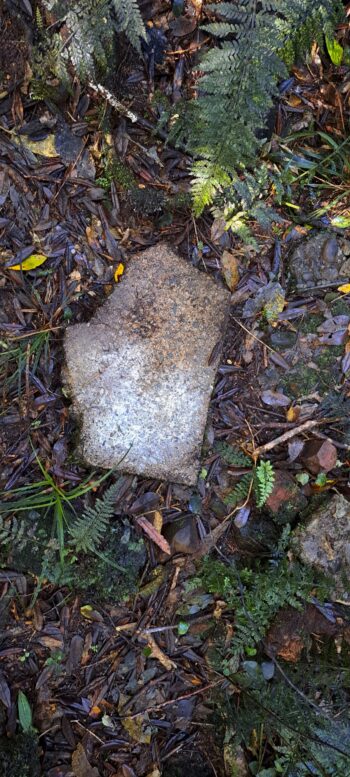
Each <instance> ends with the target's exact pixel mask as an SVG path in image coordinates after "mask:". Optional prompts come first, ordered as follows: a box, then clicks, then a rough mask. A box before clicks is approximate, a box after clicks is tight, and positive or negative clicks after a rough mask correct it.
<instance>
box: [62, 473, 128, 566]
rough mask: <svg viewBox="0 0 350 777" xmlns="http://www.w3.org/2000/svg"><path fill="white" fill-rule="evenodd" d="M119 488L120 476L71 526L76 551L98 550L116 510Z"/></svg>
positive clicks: (70, 531)
mask: <svg viewBox="0 0 350 777" xmlns="http://www.w3.org/2000/svg"><path fill="white" fill-rule="evenodd" d="M119 489H120V478H119V479H118V480H117V481H116V482H115V483H113V484H112V485H111V486H110V487H109V488H108V489H107V491H106V492H105V493H104V495H103V497H102V498H101V499H96V502H95V505H94V507H87V508H86V509H85V510H84V512H83V515H82V516H81V517H79V518H77V519H76V520H75V522H74V523H73V524H72V526H70V527H69V534H70V536H71V540H70V545H71V546H72V547H73V548H74V551H75V552H76V553H96V552H97V551H98V549H99V547H100V546H101V544H102V542H103V538H104V536H105V534H106V530H107V528H108V524H109V521H110V519H111V518H112V516H113V513H114V511H115V500H116V496H117V494H118V491H119Z"/></svg>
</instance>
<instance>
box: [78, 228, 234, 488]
mask: <svg viewBox="0 0 350 777" xmlns="http://www.w3.org/2000/svg"><path fill="white" fill-rule="evenodd" d="M229 301H230V294H229V292H228V291H226V290H225V289H224V288H222V287H221V286H219V285H218V284H216V283H215V281H214V280H213V279H212V278H209V277H208V276H207V275H205V274H204V273H203V272H201V271H200V270H197V269H195V268H194V267H192V266H191V265H190V264H188V263H187V262H186V261H185V260H184V259H182V258H181V257H179V256H178V255H177V254H175V253H174V252H173V251H172V249H171V248H169V246H168V245H166V244H164V243H161V244H159V245H157V246H155V247H152V248H150V249H148V250H146V251H145V252H143V253H140V254H137V255H136V256H133V257H132V258H131V259H130V261H129V262H128V266H127V270H126V272H125V276H124V277H123V281H122V282H121V283H120V284H118V286H117V287H116V289H115V290H114V292H113V293H112V294H111V296H110V297H109V298H108V299H107V300H106V302H105V303H104V304H103V305H102V306H101V307H100V308H99V310H98V311H97V312H96V313H95V315H94V316H93V318H92V319H91V321H90V322H89V323H88V324H76V325H74V326H72V327H71V328H69V329H68V330H67V332H66V336H65V355H66V364H67V368H66V377H65V380H66V384H67V387H68V390H69V391H70V394H71V397H72V401H73V412H74V414H75V415H76V416H77V417H78V419H79V422H80V425H81V435H80V451H81V455H82V457H83V459H84V461H85V462H86V463H88V464H89V465H92V466H95V467H96V466H97V467H102V468H106V469H108V468H115V469H118V470H121V471H125V472H129V473H132V474H133V473H135V474H138V475H143V476H146V477H154V478H159V479H164V480H170V481H173V482H179V483H185V484H188V485H193V484H195V482H196V480H197V475H198V469H199V465H200V452H201V446H202V441H203V435H204V430H205V425H206V421H207V413H208V406H209V401H210V397H211V393H212V390H213V385H214V380H215V374H216V370H217V366H218V361H219V357H220V349H219V348H218V349H217V354H216V355H215V357H214V358H213V359H212V360H211V359H210V357H211V354H212V353H213V349H214V348H215V346H216V344H217V343H218V342H219V341H220V340H222V338H223V335H224V332H225V327H226V323H227V318H228V310H229ZM209 362H211V363H210V364H209Z"/></svg>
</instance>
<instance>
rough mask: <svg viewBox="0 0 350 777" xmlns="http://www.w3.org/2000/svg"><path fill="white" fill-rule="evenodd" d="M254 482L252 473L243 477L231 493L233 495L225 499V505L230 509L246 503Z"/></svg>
mask: <svg viewBox="0 0 350 777" xmlns="http://www.w3.org/2000/svg"><path fill="white" fill-rule="evenodd" d="M252 480H253V473H252V472H248V473H247V474H246V475H243V477H242V478H241V479H240V481H239V483H237V485H236V487H235V488H234V489H233V491H231V493H230V494H229V495H228V496H227V497H226V498H225V500H224V501H225V504H227V505H228V506H229V507H237V505H238V504H239V503H240V502H244V501H245V499H246V498H247V496H248V494H249V491H250V488H251V484H252Z"/></svg>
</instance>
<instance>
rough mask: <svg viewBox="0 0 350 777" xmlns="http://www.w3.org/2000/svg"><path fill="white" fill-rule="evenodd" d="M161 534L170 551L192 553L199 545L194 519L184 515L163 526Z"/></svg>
mask: <svg viewBox="0 0 350 777" xmlns="http://www.w3.org/2000/svg"><path fill="white" fill-rule="evenodd" d="M163 534H164V537H165V539H166V540H168V542H169V545H170V548H171V552H172V553H194V552H195V551H196V550H197V549H198V547H199V537H198V532H197V526H196V520H195V518H193V517H192V516H191V515H184V516H182V517H181V518H177V519H176V520H175V521H172V523H167V524H166V526H164V529H163Z"/></svg>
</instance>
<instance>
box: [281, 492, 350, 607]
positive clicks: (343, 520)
mask: <svg viewBox="0 0 350 777" xmlns="http://www.w3.org/2000/svg"><path fill="white" fill-rule="evenodd" d="M294 542H295V550H296V552H297V553H298V554H299V556H300V558H301V560H302V561H304V563H305V564H309V565H310V566H313V567H315V568H316V569H318V570H319V571H320V572H322V573H324V574H325V575H327V576H329V577H332V578H333V580H334V592H333V595H334V597H335V598H337V597H338V596H341V597H342V598H346V599H347V600H349V597H350V592H349V582H348V581H349V575H350V563H349V552H348V551H349V543H350V503H349V502H348V501H347V500H346V499H345V498H344V497H343V496H342V495H341V494H336V495H335V496H333V497H332V498H331V499H330V501H329V502H327V504H325V505H322V506H321V507H319V508H318V510H316V512H315V513H314V514H313V516H312V518H311V519H310V521H309V522H308V523H307V525H306V526H305V527H302V528H300V529H298V530H297V531H296V533H295V535H294Z"/></svg>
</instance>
